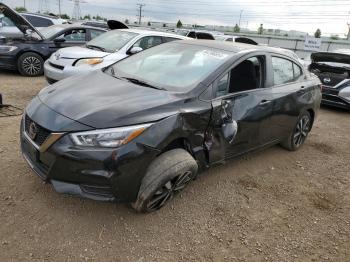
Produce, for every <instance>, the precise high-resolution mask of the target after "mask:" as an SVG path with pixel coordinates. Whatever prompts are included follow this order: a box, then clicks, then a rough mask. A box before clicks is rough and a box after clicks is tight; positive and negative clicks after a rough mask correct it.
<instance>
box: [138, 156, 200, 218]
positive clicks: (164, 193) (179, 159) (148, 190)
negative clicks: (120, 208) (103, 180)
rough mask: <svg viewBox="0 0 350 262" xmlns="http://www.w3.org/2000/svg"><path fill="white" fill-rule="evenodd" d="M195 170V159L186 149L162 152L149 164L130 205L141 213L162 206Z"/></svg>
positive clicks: (180, 188) (181, 188)
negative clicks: (136, 194) (134, 198)
mask: <svg viewBox="0 0 350 262" xmlns="http://www.w3.org/2000/svg"><path fill="white" fill-rule="evenodd" d="M197 170H198V165H197V163H196V161H195V160H194V158H193V157H192V156H191V155H190V154H189V153H188V152H187V151H186V150H184V149H173V150H170V151H168V152H165V153H163V154H162V155H160V156H159V157H158V158H156V159H155V160H154V161H153V162H152V163H151V165H150V166H149V168H148V170H147V173H146V175H145V177H144V178H143V180H142V184H141V187H140V191H139V193H138V197H137V200H136V202H135V203H133V204H132V207H133V208H134V209H135V210H136V211H138V212H143V213H150V212H154V211H156V210H158V209H160V208H162V207H163V206H165V205H166V204H167V203H168V202H169V201H170V200H171V199H172V198H173V197H174V196H175V195H176V194H177V193H178V192H180V191H181V190H183V189H184V188H185V187H186V186H187V185H188V184H189V183H190V182H191V181H192V180H193V178H194V177H195V176H196V174H197Z"/></svg>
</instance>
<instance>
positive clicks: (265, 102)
mask: <svg viewBox="0 0 350 262" xmlns="http://www.w3.org/2000/svg"><path fill="white" fill-rule="evenodd" d="M271 102H272V101H271V100H266V99H264V100H261V102H260V103H259V105H261V106H262V105H267V104H270V103H271Z"/></svg>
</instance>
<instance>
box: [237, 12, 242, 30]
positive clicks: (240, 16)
mask: <svg viewBox="0 0 350 262" xmlns="http://www.w3.org/2000/svg"><path fill="white" fill-rule="evenodd" d="M242 13H243V10H241V12H240V13H239V21H238V26H239V27H241V19H242Z"/></svg>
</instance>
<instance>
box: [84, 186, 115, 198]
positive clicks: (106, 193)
mask: <svg viewBox="0 0 350 262" xmlns="http://www.w3.org/2000/svg"><path fill="white" fill-rule="evenodd" d="M80 188H81V189H82V190H83V192H85V193H87V194H91V195H95V196H102V197H110V198H112V197H113V192H112V188H111V187H110V186H97V185H80Z"/></svg>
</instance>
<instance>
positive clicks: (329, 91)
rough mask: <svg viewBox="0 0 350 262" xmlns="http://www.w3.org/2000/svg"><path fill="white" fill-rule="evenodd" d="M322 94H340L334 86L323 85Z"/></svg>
mask: <svg viewBox="0 0 350 262" xmlns="http://www.w3.org/2000/svg"><path fill="white" fill-rule="evenodd" d="M322 94H326V95H334V96H337V95H338V94H339V90H338V89H334V88H327V87H323V89H322Z"/></svg>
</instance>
